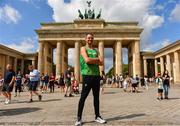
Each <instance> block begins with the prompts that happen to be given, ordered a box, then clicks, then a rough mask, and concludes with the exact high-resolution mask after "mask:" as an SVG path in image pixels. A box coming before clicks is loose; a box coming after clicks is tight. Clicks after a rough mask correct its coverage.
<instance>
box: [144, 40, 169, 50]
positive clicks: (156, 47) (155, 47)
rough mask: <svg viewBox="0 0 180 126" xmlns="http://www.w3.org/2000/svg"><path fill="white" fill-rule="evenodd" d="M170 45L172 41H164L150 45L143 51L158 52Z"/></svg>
mask: <svg viewBox="0 0 180 126" xmlns="http://www.w3.org/2000/svg"><path fill="white" fill-rule="evenodd" d="M169 44H171V41H170V40H169V39H164V40H163V41H160V42H156V43H154V44H152V43H151V44H148V45H147V46H146V47H145V49H144V50H143V51H157V50H159V49H160V48H163V47H165V46H167V45H169Z"/></svg>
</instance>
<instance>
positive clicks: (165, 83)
mask: <svg viewBox="0 0 180 126" xmlns="http://www.w3.org/2000/svg"><path fill="white" fill-rule="evenodd" d="M162 77H163V87H164V98H165V99H168V92H169V88H170V82H169V81H170V76H169V73H168V71H167V70H165V71H164V73H163V76H162Z"/></svg>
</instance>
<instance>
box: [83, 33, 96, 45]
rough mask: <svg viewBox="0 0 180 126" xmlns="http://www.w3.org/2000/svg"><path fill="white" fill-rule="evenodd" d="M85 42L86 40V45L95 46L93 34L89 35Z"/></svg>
mask: <svg viewBox="0 0 180 126" xmlns="http://www.w3.org/2000/svg"><path fill="white" fill-rule="evenodd" d="M85 40H86V43H88V44H89V45H92V44H93V40H94V37H93V35H91V34H87V36H86V39H85Z"/></svg>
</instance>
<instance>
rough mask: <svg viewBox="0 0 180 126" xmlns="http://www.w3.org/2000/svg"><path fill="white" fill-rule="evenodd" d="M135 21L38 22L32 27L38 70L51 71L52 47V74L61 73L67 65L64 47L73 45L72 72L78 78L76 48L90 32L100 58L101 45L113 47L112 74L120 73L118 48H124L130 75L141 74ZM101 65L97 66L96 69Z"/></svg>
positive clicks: (77, 48) (137, 27) (138, 34)
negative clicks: (126, 51) (35, 27)
mask: <svg viewBox="0 0 180 126" xmlns="http://www.w3.org/2000/svg"><path fill="white" fill-rule="evenodd" d="M142 30H143V29H142V28H140V27H139V26H138V22H105V21H104V20H102V19H76V20H74V21H73V22H61V23H41V28H40V29H38V30H36V32H37V34H38V41H39V53H38V70H39V71H40V72H41V73H46V72H47V73H51V72H52V67H53V66H52V65H53V49H55V48H56V56H55V57H56V75H59V74H60V73H64V72H65V70H66V69H67V66H68V49H69V48H75V53H74V54H73V56H74V61H75V62H74V63H75V64H74V72H75V78H76V79H77V80H79V79H80V61H79V58H80V48H81V46H84V45H85V34H86V33H93V34H94V46H95V47H96V48H97V49H98V50H99V52H100V55H101V56H102V57H104V48H112V49H113V55H112V57H113V67H114V70H115V73H114V74H122V66H123V63H122V48H127V49H128V67H129V74H130V75H133V76H135V75H139V76H140V75H141V63H140V34H141V32H142ZM102 70H104V66H101V67H100V71H102Z"/></svg>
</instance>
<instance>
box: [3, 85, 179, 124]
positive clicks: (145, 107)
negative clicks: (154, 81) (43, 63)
mask: <svg viewBox="0 0 180 126" xmlns="http://www.w3.org/2000/svg"><path fill="white" fill-rule="evenodd" d="M140 90H141V91H142V92H140V93H129V92H123V90H122V89H120V88H105V93H104V94H103V95H101V96H100V99H101V114H102V116H103V118H105V119H106V120H107V124H105V125H116V126H117V125H180V120H179V119H180V95H179V90H180V86H179V85H172V86H171V88H170V95H169V100H162V101H158V100H156V93H157V87H156V86H155V85H152V86H150V88H149V90H148V91H147V90H144V89H140ZM90 94H91V93H90ZM28 98H29V97H28V92H23V93H22V94H21V97H16V98H14V97H13V98H12V103H11V104H9V105H4V97H2V96H0V106H1V107H0V125H74V122H75V120H76V113H77V105H78V101H79V95H77V96H75V97H71V98H65V97H64V95H63V94H61V93H60V92H59V90H58V88H56V91H55V93H52V94H43V100H42V102H38V99H35V98H34V100H35V102H33V103H27V101H28V100H29V99H28ZM92 98H93V97H92V95H90V96H89V97H88V98H87V101H86V104H85V109H84V113H83V124H84V125H98V124H97V123H95V122H94V110H93V105H92V104H93V100H92Z"/></svg>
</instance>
